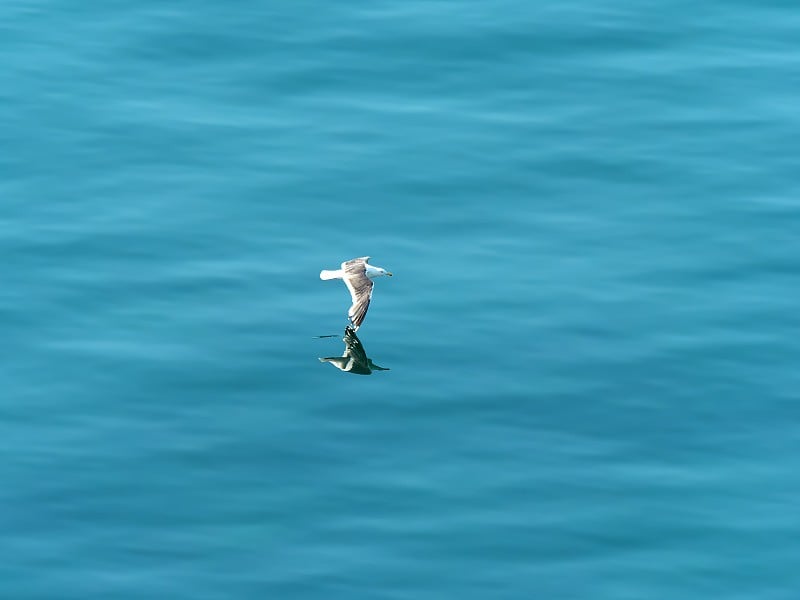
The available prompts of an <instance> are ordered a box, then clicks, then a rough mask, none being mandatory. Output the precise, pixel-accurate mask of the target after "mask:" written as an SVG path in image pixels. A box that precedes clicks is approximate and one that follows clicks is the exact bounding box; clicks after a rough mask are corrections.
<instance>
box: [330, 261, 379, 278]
mask: <svg viewBox="0 0 800 600" xmlns="http://www.w3.org/2000/svg"><path fill="white" fill-rule="evenodd" d="M364 274H365V275H366V276H367V277H369V278H370V279H375V278H376V277H381V276H382V275H389V276H390V277H391V275H392V274H391V273H389V272H388V271H386V269H383V268H381V267H373V266H372V265H369V264H367V265H364ZM319 278H320V279H323V280H328V279H344V271H343V270H342V269H336V270H335V271H329V270H328V269H323V270H322V271H320V272H319Z"/></svg>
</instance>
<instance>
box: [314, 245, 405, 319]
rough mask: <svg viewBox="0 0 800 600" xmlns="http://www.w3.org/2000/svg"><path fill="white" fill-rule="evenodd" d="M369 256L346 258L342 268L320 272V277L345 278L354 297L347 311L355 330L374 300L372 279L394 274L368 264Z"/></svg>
mask: <svg viewBox="0 0 800 600" xmlns="http://www.w3.org/2000/svg"><path fill="white" fill-rule="evenodd" d="M369 258H370V257H369V256H362V257H361V258H354V259H353V260H346V261H345V262H343V263H342V265H341V269H337V270H335V271H328V270H322V271H320V273H319V278H320V279H344V283H345V285H346V286H347V289H348V290H350V296H351V297H352V299H353V305H352V306H351V307H350V310H349V311H347V317H348V318H349V319H350V323H352V325H353V331H358V328H359V327H361V323H363V322H364V317H366V316H367V309H368V308H369V301H370V300H372V286H373V285H374V284H373V283H372V280H373V279H375V278H376V277H381V276H383V275H388V276H389V277H391V276H392V274H391V273H390V272H389V271H387V270H386V269H382V268H381V267H374V266H372V265H370V264H367V263H368V262H369Z"/></svg>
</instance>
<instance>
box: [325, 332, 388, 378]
mask: <svg viewBox="0 0 800 600" xmlns="http://www.w3.org/2000/svg"><path fill="white" fill-rule="evenodd" d="M342 341H343V342H344V354H342V355H341V356H328V357H326V358H320V359H319V361H320V362H324V363H325V362H326V363H330V364H332V365H333V366H334V367H336V368H337V369H339V370H340V371H344V372H345V373H353V374H354V375H371V374H372V372H373V371H388V370H389V369H387V368H385V367H379V366H378V365H376V364H375V363H374V362H372V359H371V358H369V357H368V356H367V352H366V350H364V346H363V345H362V344H361V340H359V339H358V336H357V335H356V332H355V330H354V329H353V328H352V327H350V326H349V325H348V326H347V327H345V328H344V337H343V338H342Z"/></svg>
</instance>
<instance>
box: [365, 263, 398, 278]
mask: <svg viewBox="0 0 800 600" xmlns="http://www.w3.org/2000/svg"><path fill="white" fill-rule="evenodd" d="M365 272H366V274H367V277H369V278H370V279H375V278H376V277H382V276H384V275H388V276H389V277H391V276H392V274H391V272H389V271H387V270H386V269H384V268H383V267H373V266H372V265H367V266H366V268H365Z"/></svg>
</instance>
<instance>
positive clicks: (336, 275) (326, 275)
mask: <svg viewBox="0 0 800 600" xmlns="http://www.w3.org/2000/svg"><path fill="white" fill-rule="evenodd" d="M319 278H320V279H341V278H342V270H341V269H338V270H336V271H328V270H327V269H323V270H322V271H320V272H319Z"/></svg>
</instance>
